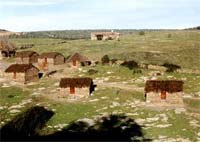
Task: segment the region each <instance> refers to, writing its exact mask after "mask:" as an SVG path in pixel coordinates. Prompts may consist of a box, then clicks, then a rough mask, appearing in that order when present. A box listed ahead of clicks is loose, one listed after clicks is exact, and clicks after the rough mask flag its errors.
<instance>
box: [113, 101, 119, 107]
mask: <svg viewBox="0 0 200 142" xmlns="http://www.w3.org/2000/svg"><path fill="white" fill-rule="evenodd" d="M112 106H114V107H116V106H120V103H118V102H112Z"/></svg>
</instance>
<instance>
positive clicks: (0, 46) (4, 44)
mask: <svg viewBox="0 0 200 142" xmlns="http://www.w3.org/2000/svg"><path fill="white" fill-rule="evenodd" d="M0 50H1V51H15V50H16V48H15V45H14V44H13V43H11V42H10V41H8V40H6V39H2V40H0Z"/></svg>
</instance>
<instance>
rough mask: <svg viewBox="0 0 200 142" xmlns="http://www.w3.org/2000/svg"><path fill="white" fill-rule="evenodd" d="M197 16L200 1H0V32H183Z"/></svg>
mask: <svg viewBox="0 0 200 142" xmlns="http://www.w3.org/2000/svg"><path fill="white" fill-rule="evenodd" d="M199 13H200V0H0V29H6V30H10V31H16V32H22V31H45V30H70V29H183V28H189V27H195V26H199V25H200V17H199Z"/></svg>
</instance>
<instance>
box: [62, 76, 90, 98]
mask: <svg viewBox="0 0 200 142" xmlns="http://www.w3.org/2000/svg"><path fill="white" fill-rule="evenodd" d="M60 88H61V90H60V94H61V96H62V97H66V96H82V97H84V96H90V95H91V93H92V91H93V89H94V88H93V81H92V79H91V78H61V80H60Z"/></svg>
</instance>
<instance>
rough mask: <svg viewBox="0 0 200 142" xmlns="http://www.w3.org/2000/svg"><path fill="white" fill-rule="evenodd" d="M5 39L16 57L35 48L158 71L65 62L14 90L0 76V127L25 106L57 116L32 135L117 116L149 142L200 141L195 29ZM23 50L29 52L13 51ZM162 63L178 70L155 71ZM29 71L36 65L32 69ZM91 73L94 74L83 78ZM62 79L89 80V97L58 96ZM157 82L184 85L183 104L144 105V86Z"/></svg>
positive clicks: (199, 34)
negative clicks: (101, 37) (96, 37)
mask: <svg viewBox="0 0 200 142" xmlns="http://www.w3.org/2000/svg"><path fill="white" fill-rule="evenodd" d="M77 32H78V31H77ZM88 34H89V32H88ZM67 35H70V34H67ZM10 40H11V42H13V43H14V44H15V45H16V46H17V47H18V51H26V50H33V51H36V52H38V53H39V54H41V53H42V52H50V51H54V52H60V53H62V54H63V55H64V56H65V57H68V56H69V55H71V54H73V53H75V52H78V53H80V54H82V55H84V56H87V57H88V58H90V59H91V60H92V61H101V58H102V56H103V55H105V54H107V55H108V56H109V57H110V59H113V58H114V59H118V60H119V61H124V60H127V61H128V60H134V61H136V62H137V63H138V64H148V65H149V66H151V67H152V66H154V65H156V67H157V68H155V67H154V68H142V67H141V68H137V69H128V68H126V67H123V66H121V65H119V64H112V65H102V64H101V63H99V64H96V65H93V66H84V67H79V68H77V69H75V68H70V63H65V64H61V65H56V66H53V67H52V68H51V69H50V70H48V71H55V74H53V75H51V76H49V77H48V76H47V75H44V76H43V77H42V78H40V79H39V80H38V81H37V82H31V83H30V84H29V83H28V84H20V83H18V82H17V81H13V80H12V81H11V80H9V79H8V78H3V77H2V78H1V79H0V92H1V94H3V95H0V104H1V105H0V110H1V111H0V116H1V119H0V126H3V125H4V124H6V123H8V122H10V120H12V119H14V117H15V116H16V115H17V114H19V113H21V112H23V111H24V110H26V109H27V108H30V107H31V106H44V107H45V108H46V109H48V110H52V111H53V112H54V113H55V115H53V117H52V118H50V119H49V121H48V122H46V124H45V125H44V128H43V129H39V130H38V129H37V131H38V132H39V134H40V135H49V134H52V133H54V132H58V131H59V132H62V130H63V128H69V127H70V126H71V124H72V122H74V121H80V120H84V121H87V122H88V123H90V122H91V121H92V120H91V119H96V118H99V117H101V116H102V115H103V116H107V115H108V114H116V115H119V114H123V115H125V116H127V117H128V118H131V119H134V120H135V122H136V123H137V124H138V125H139V126H141V130H142V132H143V133H144V136H145V138H149V139H152V141H153V142H161V141H162V142H169V141H170V142H171V141H174V142H182V141H185V142H193V141H199V140H200V132H199V125H200V115H199V110H200V99H199V98H200V88H199V84H200V80H199V78H200V62H199V61H200V31H197V30H176V31H167V30H166V31H145V32H144V33H143V34H142V35H141V34H140V32H139V31H132V33H128V32H127V34H122V36H121V38H120V41H115V40H108V41H91V40H90V39H78V40H68V39H63V38H61V39H53V38H44V37H43V38H33V37H32V38H27V37H26V38H19V37H18V38H10ZM22 44H34V46H33V47H32V48H29V49H19V48H20V45H22ZM15 62H16V58H4V59H3V60H2V66H8V65H9V64H13V63H15ZM164 63H172V64H175V65H178V66H180V67H181V70H180V71H177V72H167V71H164V70H163V69H160V67H161V65H163V64H164ZM157 65H160V66H157ZM35 66H38V63H35ZM1 68H4V67H1ZM1 68H0V69H1ZM91 69H92V70H94V71H96V72H95V73H94V72H93V73H91V72H89V71H91ZM62 77H90V78H92V79H93V81H94V84H95V85H96V87H95V91H94V92H92V95H91V96H87V97H83V98H76V96H70V95H68V96H67V95H66V96H63V97H60V96H59V95H60V94H61V88H60V87H59V83H60V79H61V78H62ZM155 79H158V80H182V81H183V82H184V84H183V94H182V95H183V102H182V103H183V104H171V105H170V106H167V105H166V106H165V105H164V106H162V105H163V104H162V103H163V101H162V102H161V104H158V105H152V104H148V103H146V102H145V97H144V96H145V89H144V88H145V83H146V81H147V80H155ZM173 95H176V94H173ZM159 96H160V95H158V97H159ZM164 103H165V102H164ZM23 116H24V115H23ZM31 116H32V115H31ZM15 120H16V119H15ZM15 120H13V121H15ZM18 120H19V119H18ZM127 120H130V119H127ZM17 122H18V121H17ZM26 122H30V121H26ZM117 122H118V121H117ZM31 124H32V123H31ZM17 125H19V124H18V123H17ZM105 125H106V126H107V125H110V123H106V124H105ZM26 126H27V125H26ZM73 126H74V125H73ZM75 126H76V125H75ZM81 126H83V125H81ZM115 126H118V124H117V125H115ZM20 128H23V127H20ZM74 128H77V127H74ZM95 128H96V127H95ZM105 128H107V127H105ZM128 129H129V127H128ZM111 130H112V129H111ZM84 132H85V130H84ZM84 134H85V133H84ZM114 136H115V135H114Z"/></svg>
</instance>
